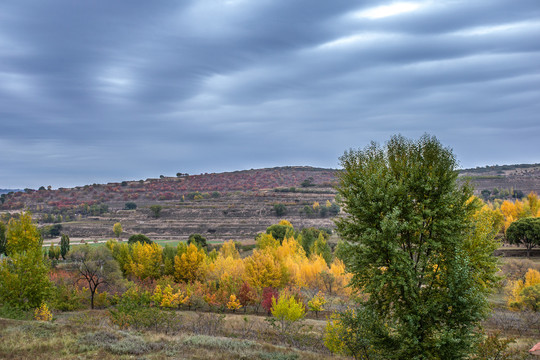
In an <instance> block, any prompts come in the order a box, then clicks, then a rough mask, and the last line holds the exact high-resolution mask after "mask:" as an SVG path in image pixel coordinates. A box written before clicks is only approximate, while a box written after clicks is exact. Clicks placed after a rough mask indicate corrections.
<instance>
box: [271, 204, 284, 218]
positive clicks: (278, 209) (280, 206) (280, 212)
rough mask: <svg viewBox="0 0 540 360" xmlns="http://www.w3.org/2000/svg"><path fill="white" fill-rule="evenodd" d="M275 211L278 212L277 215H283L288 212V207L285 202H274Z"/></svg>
mask: <svg viewBox="0 0 540 360" xmlns="http://www.w3.org/2000/svg"><path fill="white" fill-rule="evenodd" d="M274 211H275V212H276V216H278V217H279V216H283V215H285V214H286V213H287V207H286V206H285V204H274Z"/></svg>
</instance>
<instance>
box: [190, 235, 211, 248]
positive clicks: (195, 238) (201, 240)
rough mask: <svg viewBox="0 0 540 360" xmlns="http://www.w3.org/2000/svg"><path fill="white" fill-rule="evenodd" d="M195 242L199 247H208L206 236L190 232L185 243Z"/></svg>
mask: <svg viewBox="0 0 540 360" xmlns="http://www.w3.org/2000/svg"><path fill="white" fill-rule="evenodd" d="M191 243H193V244H195V245H196V246H197V247H199V248H201V249H203V248H204V249H206V248H207V247H208V244H207V243H206V238H205V237H203V236H202V235H201V234H191V235H189V239H188V241H187V244H188V245H189V244H191Z"/></svg>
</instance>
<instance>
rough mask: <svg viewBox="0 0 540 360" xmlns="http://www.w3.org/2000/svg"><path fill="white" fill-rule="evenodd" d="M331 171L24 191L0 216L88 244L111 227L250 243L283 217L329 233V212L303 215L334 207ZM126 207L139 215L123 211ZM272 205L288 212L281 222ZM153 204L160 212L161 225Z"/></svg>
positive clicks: (173, 237)
mask: <svg viewBox="0 0 540 360" xmlns="http://www.w3.org/2000/svg"><path fill="white" fill-rule="evenodd" d="M335 172H336V170H332V169H317V168H310V167H281V168H273V169H258V170H245V171H236V172H230V173H220V174H201V175H184V174H181V175H180V176H178V177H175V178H171V177H164V178H160V179H147V180H140V181H124V182H121V183H109V184H105V185H99V184H93V185H87V186H82V187H76V188H72V189H63V188H61V189H58V190H46V189H42V190H37V191H28V190H27V191H26V192H19V193H15V194H11V195H9V196H6V197H5V202H4V204H3V205H2V206H1V208H0V209H2V210H9V211H14V210H20V209H26V210H30V211H32V213H33V214H34V217H36V218H37V219H39V220H40V225H42V226H44V225H48V224H51V223H55V222H56V223H58V222H59V223H61V225H62V232H64V233H67V234H69V235H70V236H71V237H74V238H80V239H85V240H93V239H100V240H102V239H107V238H110V237H112V236H113V233H112V226H113V224H114V223H115V222H120V223H121V224H122V227H123V229H124V235H123V237H128V236H129V235H132V234H135V233H144V234H146V235H147V236H149V237H151V238H152V239H167V240H185V239H187V237H189V235H190V234H193V233H201V234H203V235H204V236H206V237H207V238H208V240H209V241H223V240H228V239H234V240H239V241H250V240H253V237H254V235H255V234H256V233H258V232H261V231H263V230H264V229H265V228H266V227H268V226H269V225H271V224H273V223H275V222H277V221H279V219H280V218H282V217H286V218H287V219H290V220H291V221H292V222H293V224H295V226H296V227H300V228H302V227H308V226H316V227H332V226H333V223H332V221H331V219H330V218H329V216H328V215H329V214H328V213H327V214H322V215H323V216H321V215H320V214H307V213H306V212H305V211H304V208H305V207H306V206H307V207H308V208H312V205H313V203H314V202H319V203H320V204H321V205H323V206H324V205H325V204H326V202H327V201H330V202H331V201H333V198H334V194H335V190H334V189H333V183H334V181H335ZM302 183H304V184H303V185H304V186H302ZM126 203H134V204H136V206H137V208H136V209H134V210H124V209H125V208H126ZM275 204H283V205H284V206H285V213H284V214H282V215H281V216H279V217H278V216H277V214H276V212H275V210H274V205H275ZM151 205H160V206H162V209H163V210H162V211H161V213H160V216H159V217H158V218H156V217H154V216H152V213H151V211H150V209H149V207H150V206H151Z"/></svg>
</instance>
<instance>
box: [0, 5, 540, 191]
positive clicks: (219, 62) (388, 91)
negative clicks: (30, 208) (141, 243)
mask: <svg viewBox="0 0 540 360" xmlns="http://www.w3.org/2000/svg"><path fill="white" fill-rule="evenodd" d="M396 5H397V6H396ZM381 6H386V8H382V10H381ZM389 6H390V7H389ZM374 9H375V10H374ZM396 9H398V10H397V11H395V10H396ZM388 10H390V12H392V11H394V12H395V14H394V15H392V16H386V15H389V12H388ZM400 11H401V12H400ZM539 38H540V6H538V3H537V1H536V0H523V1H518V2H511V1H503V0H479V1H474V2H470V1H420V2H414V1H410V2H407V3H396V2H386V1H371V2H363V3H362V5H361V6H359V5H357V4H356V3H355V2H351V1H344V0H343V1H331V2H330V1H308V0H302V1H285V0H261V1H250V0H244V1H243V0H236V1H234V0H233V1H218V0H197V1H181V2H175V1H159V2H149V1H130V2H124V1H115V2H106V1H92V2H74V1H67V0H65V1H55V2H42V1H14V0H13V1H5V2H3V3H2V4H0V118H1V119H2V120H1V123H0V126H1V131H0V153H2V155H3V156H2V158H3V161H2V173H1V174H2V175H1V176H0V188H6V187H25V186H29V187H38V186H40V185H44V184H52V185H53V186H55V187H56V186H70V185H77V184H86V183H93V182H107V181H118V180H123V179H137V178H146V177H150V176H158V175H159V174H168V175H171V174H175V173H176V172H177V171H182V172H190V173H198V172H211V171H225V170H235V169H243V168H256V167H263V166H278V165H290V164H302V165H304V164H305V165H315V166H328V167H336V166H337V158H338V156H340V155H341V154H342V153H343V151H344V150H345V149H347V148H349V147H363V146H364V145H366V144H367V143H368V142H369V141H370V140H377V141H381V142H383V141H385V140H387V139H388V138H389V136H390V135H391V134H395V133H398V132H399V133H402V134H404V135H406V136H411V137H418V136H419V135H421V134H422V133H424V132H429V133H431V134H434V135H436V136H438V137H439V138H440V139H441V141H442V142H443V143H444V144H445V145H448V146H451V147H453V148H454V149H455V151H456V153H457V155H458V157H459V158H460V160H461V162H462V165H464V166H477V165H485V164H494V163H504V162H507V163H508V162H520V163H523V162H540V159H539V158H538V155H537V154H538V152H537V151H536V152H535V151H534V148H533V145H532V144H534V143H535V140H536V138H537V136H538V135H539V134H540V131H539V130H540V124H539V122H538V115H537V114H539V113H540V101H539V100H540V89H539V85H538V84H540V68H539V67H538V65H537V64H539V63H540V42H538V40H537V39H539Z"/></svg>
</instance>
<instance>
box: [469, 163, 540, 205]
mask: <svg viewBox="0 0 540 360" xmlns="http://www.w3.org/2000/svg"><path fill="white" fill-rule="evenodd" d="M459 178H460V179H461V180H468V181H469V182H470V183H471V184H472V185H473V186H474V188H475V193H476V194H477V195H480V196H482V197H483V198H484V200H493V199H495V198H499V199H506V198H520V197H522V196H526V195H527V194H528V193H530V192H531V191H534V192H536V193H539V194H540V164H517V165H494V166H485V167H477V168H474V169H464V170H461V171H460V174H459Z"/></svg>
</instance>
